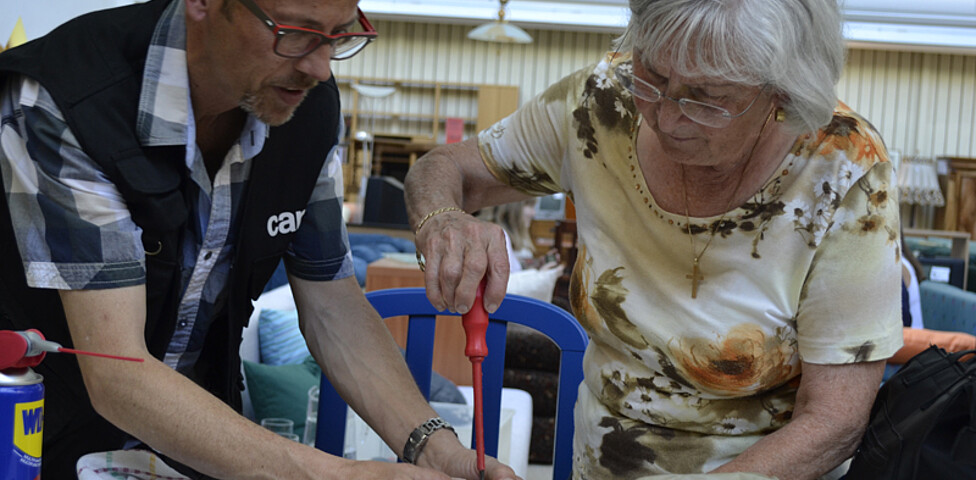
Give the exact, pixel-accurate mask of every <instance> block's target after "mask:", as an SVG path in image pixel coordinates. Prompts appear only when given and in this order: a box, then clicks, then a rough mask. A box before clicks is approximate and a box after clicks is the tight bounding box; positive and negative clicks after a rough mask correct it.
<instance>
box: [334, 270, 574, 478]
mask: <svg viewBox="0 0 976 480" xmlns="http://www.w3.org/2000/svg"><path fill="white" fill-rule="evenodd" d="M366 298H367V299H368V300H369V301H370V303H371V304H372V305H373V307H374V308H375V309H376V310H377V311H378V312H379V314H380V316H381V317H383V318H388V317H395V316H400V315H408V316H409V319H410V320H409V326H408V334H407V336H408V341H407V347H406V359H407V364H408V366H409V367H410V371H411V373H412V374H413V376H414V380H415V381H416V382H417V385H418V387H419V388H420V390H421V392H423V393H424V395H425V396H426V395H428V394H429V391H430V378H431V366H432V356H433V348H434V343H435V334H434V332H435V325H436V318H437V316H438V315H453V314H449V313H448V312H441V311H437V310H436V309H434V307H433V306H432V305H431V304H430V302H429V301H428V300H427V295H426V293H425V291H424V289H422V288H404V289H391V290H380V291H374V292H368V293H367V294H366ZM455 316H456V315H455ZM456 323H460V322H456ZM509 323H514V324H521V325H525V326H527V327H530V328H532V329H535V330H538V331H540V332H542V333H543V334H545V335H546V336H548V337H549V338H551V339H552V340H553V341H554V342H555V343H556V344H557V345H558V347H559V352H560V354H559V391H558V393H557V412H556V431H555V446H554V453H553V458H554V461H553V478H554V479H564V478H568V477H569V476H570V473H571V470H572V449H573V446H572V442H573V431H574V426H573V408H574V405H575V403H576V396H577V390H578V387H579V384H580V382H581V381H582V379H583V368H582V362H583V352H584V350H585V348H586V344H587V341H588V339H587V336H586V333H585V331H584V330H583V328H582V327H581V326H580V325H579V323H577V322H576V319H575V318H573V317H572V315H570V314H569V313H567V312H566V311H564V310H562V309H560V308H557V307H555V306H553V305H551V304H548V303H546V302H542V301H539V300H534V299H530V298H527V297H522V296H518V295H509V296H507V297H506V298H505V301H504V302H502V304H501V306H500V307H499V309H498V310H497V311H496V312H495V313H493V314H491V315H490V316H489V326H488V331H487V334H486V341H487V343H488V350H489V352H490V353H489V355H488V356H487V357H486V358H485V360H484V363H483V364H482V368H483V371H484V412H485V418H484V425H485V436H484V438H485V452H486V454H488V455H491V456H494V455H496V452H497V449H498V438H499V437H498V435H499V432H498V426H499V415H500V401H501V393H502V382H503V380H502V379H503V373H504V363H505V340H506V331H507V327H508V324H509ZM459 345H461V346H463V345H464V343H463V342H462V343H460V344H459ZM468 367H469V368H470V365H468ZM345 417H346V408H345V403H344V402H343V401H342V399H341V398H340V397H339V396H338V394H337V393H336V392H335V389H334V388H333V387H332V385H331V384H330V383H329V381H328V379H327V378H325V376H323V377H322V383H321V386H320V395H319V412H318V425H317V429H318V430H317V435H316V448H319V449H321V450H324V451H326V452H329V453H332V454H336V455H342V452H343V440H344V432H345V426H346V418H345Z"/></svg>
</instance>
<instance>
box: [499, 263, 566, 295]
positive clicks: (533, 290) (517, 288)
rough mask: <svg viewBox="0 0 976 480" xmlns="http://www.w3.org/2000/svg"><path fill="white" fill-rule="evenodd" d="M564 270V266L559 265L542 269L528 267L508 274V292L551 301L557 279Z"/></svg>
mask: <svg viewBox="0 0 976 480" xmlns="http://www.w3.org/2000/svg"><path fill="white" fill-rule="evenodd" d="M562 271H563V269H562V267H559V268H546V269H541V270H540V269H536V268H528V269H525V270H520V271H518V272H513V273H512V274H511V275H509V276H508V289H507V290H508V293H514V294H516V295H523V296H526V297H530V298H534V299H536V300H541V301H543V302H551V301H552V292H553V290H554V289H555V288H556V279H558V278H559V275H560V274H561V273H562Z"/></svg>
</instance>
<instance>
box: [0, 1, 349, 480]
mask: <svg viewBox="0 0 976 480" xmlns="http://www.w3.org/2000/svg"><path fill="white" fill-rule="evenodd" d="M169 1H170V0H152V1H149V2H146V3H142V4H136V5H132V6H126V7H121V8H116V9H111V10H104V11H100V12H95V13H91V14H88V15H84V16H82V17H79V18H77V19H75V20H72V21H70V22H68V23H66V24H64V25H62V26H61V27H59V28H58V29H56V30H54V31H53V32H51V33H50V34H48V35H47V36H45V37H42V38H40V39H38V40H35V41H32V42H29V43H27V44H25V45H22V46H20V47H17V48H14V49H11V50H8V51H6V52H4V53H3V54H0V85H2V84H3V83H4V82H5V79H6V75H7V74H10V73H15V74H20V75H26V76H28V77H31V78H34V79H36V80H38V81H39V82H40V83H41V84H42V85H43V86H44V87H45V88H46V89H47V90H48V91H49V92H50V93H51V96H52V97H53V98H54V100H55V102H56V103H57V105H58V107H59V108H60V109H61V112H62V113H63V114H64V116H65V119H66V121H67V123H68V125H69V126H70V127H71V130H72V132H73V133H74V135H75V136H76V138H77V139H78V142H79V143H80V145H81V146H82V148H83V149H84V151H85V152H86V153H87V154H88V155H89V156H90V157H91V158H92V159H93V160H94V161H95V162H97V163H98V165H99V166H100V167H101V168H102V169H103V171H104V172H105V173H106V174H107V175H108V176H109V178H110V179H111V180H112V181H113V182H114V183H115V185H116V186H117V187H118V189H119V191H120V192H121V194H122V195H123V197H124V198H125V201H126V203H127V205H128V208H129V211H130V213H131V215H132V218H133V220H134V221H135V223H136V224H137V225H139V226H140V227H141V228H142V229H143V231H144V233H143V237H142V241H143V244H144V247H145V250H146V252H147V256H146V269H147V274H146V275H147V280H146V290H147V298H146V302H147V312H146V314H147V318H146V342H147V345H148V347H149V350H150V353H152V355H153V356H155V357H156V358H160V359H161V358H162V357H163V355H164V353H165V351H166V347H167V345H168V343H169V341H170V337H171V336H172V334H173V330H174V324H175V321H176V311H177V307H178V304H179V293H180V281H181V280H180V279H181V270H182V267H181V264H180V263H181V261H180V258H181V256H180V255H181V248H180V247H181V242H182V238H183V232H184V226H185V224H186V221H187V218H188V213H189V211H190V210H189V205H187V201H186V200H185V198H184V189H186V188H191V185H190V184H191V183H192V182H190V181H189V180H188V179H187V178H186V177H187V175H186V166H185V163H184V152H185V146H184V145H179V146H174V147H144V146H142V145H140V144H139V142H138V137H137V135H136V132H135V125H136V115H137V111H138V102H139V93H140V90H141V82H142V75H143V68H144V63H145V59H146V51H147V49H148V45H149V42H150V38H151V36H152V33H153V30H154V28H155V25H156V22H157V21H158V19H159V17H160V16H161V14H162V12H163V10H164V9H165V8H166V6H167V5H168V4H169ZM175 1H182V0H175ZM181 20H182V19H179V20H177V21H181ZM339 115H340V108H339V95H338V90H337V88H336V85H335V81H334V79H330V80H329V81H328V82H324V83H322V84H320V85H319V86H318V87H316V88H315V89H313V90H312V91H311V92H310V93H309V95H308V97H307V98H306V99H305V101H304V102H303V103H302V105H301V106H300V107H299V108H298V110H297V111H296V112H295V115H294V117H293V118H292V120H291V121H289V122H288V123H286V124H285V125H283V126H281V127H276V128H272V129H271V131H270V134H269V138H268V139H267V141H266V142H265V146H264V148H263V150H262V152H261V154H259V155H258V156H257V157H256V158H255V159H254V160H253V164H252V167H251V173H250V180H249V181H248V184H247V186H246V189H245V193H244V202H243V206H242V211H241V218H242V220H241V224H240V230H238V231H237V232H236V238H237V242H236V244H235V246H234V247H235V248H234V259H233V263H232V267H231V271H230V278H229V279H228V282H227V287H226V288H225V290H224V292H223V293H222V297H223V299H224V300H225V301H221V302H218V305H222V306H223V307H222V308H220V309H219V312H217V313H216V316H215V318H214V321H213V324H212V326H211V328H210V331H209V333H208V335H207V337H206V341H205V346H204V348H203V352H202V354H201V356H200V359H199V361H198V362H197V365H196V368H195V375H194V376H195V377H196V381H197V382H198V383H199V384H201V386H203V387H204V388H205V389H207V390H208V391H210V392H211V393H213V394H214V395H215V396H217V397H218V398H221V399H222V400H224V401H225V402H227V403H228V404H229V405H231V406H232V407H233V408H235V409H236V410H238V411H240V409H241V398H240V391H241V388H242V386H243V384H242V380H241V377H240V355H239V352H238V350H239V346H240V340H241V330H242V328H243V326H244V325H245V324H246V322H247V319H248V317H249V315H250V313H251V310H252V306H251V302H250V300H251V299H254V298H257V296H258V295H260V293H261V291H262V289H263V288H264V285H265V284H266V283H267V281H268V279H269V278H270V276H271V274H272V273H273V271H274V269H275V268H276V266H277V265H278V262H279V260H280V258H281V255H282V254H283V253H284V251H285V250H286V249H287V247H288V245H289V243H290V242H291V239H292V235H293V233H292V234H281V233H279V234H277V235H274V236H272V235H271V234H270V233H269V232H268V229H267V226H266V225H267V222H268V219H269V218H270V217H272V216H276V215H278V214H280V213H282V212H296V211H299V210H304V209H305V208H306V206H307V204H308V200H309V198H310V196H311V192H312V189H313V188H314V185H315V182H316V179H317V177H318V174H319V171H320V170H321V168H322V166H323V163H324V161H325V158H326V156H327V154H328V152H329V151H330V150H331V149H332V147H333V146H334V145H335V144H336V142H337V138H336V131H337V127H338V120H339ZM17 252H18V250H17V246H16V243H15V239H14V236H13V231H12V225H11V219H10V213H9V209H8V208H7V203H6V197H5V196H4V195H0V329H14V330H23V329H27V328H37V329H39V330H41V331H42V332H43V333H44V335H45V336H46V337H47V338H49V339H51V340H53V341H56V342H59V343H61V344H62V345H64V346H66V347H70V346H71V345H72V342H71V339H70V336H69V333H68V329H67V324H66V321H65V319H64V311H63V309H62V306H61V302H60V298H59V296H58V293H57V292H56V291H54V290H45V289H34V288H30V287H27V285H26V280H25V276H24V271H23V263H22V261H21V259H20V257H19V255H18V253H17ZM37 371H38V372H39V373H41V374H42V375H44V378H45V382H44V383H45V387H46V389H47V394H46V406H47V409H46V412H45V432H44V473H43V476H44V478H69V477H68V476H67V475H68V473H69V472H71V475H73V471H74V463H75V460H76V459H77V458H78V456H80V454H83V453H86V452H91V451H98V450H108V449H117V448H120V447H121V446H122V445H121V442H122V441H123V439H124V434H123V433H122V432H121V431H119V430H117V429H115V428H114V427H113V426H111V425H110V424H109V423H108V422H106V421H105V420H104V419H102V418H101V417H100V416H98V415H97V414H96V413H95V412H94V410H93V409H92V407H91V404H90V402H89V400H88V394H87V392H86V391H85V387H84V385H83V383H82V381H81V374H80V370H79V369H78V364H77V361H76V360H75V359H74V358H73V356H70V355H49V356H48V357H47V358H46V359H45V360H44V362H43V363H42V364H41V365H40V366H39V367H38V368H37ZM71 478H73V476H72V477H71Z"/></svg>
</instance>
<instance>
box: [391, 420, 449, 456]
mask: <svg viewBox="0 0 976 480" xmlns="http://www.w3.org/2000/svg"><path fill="white" fill-rule="evenodd" d="M442 428H446V429H448V430H450V431H451V432H452V433H454V436H455V437H456V436H457V432H455V431H454V427H452V426H451V424H450V423H447V421H446V420H444V419H443V418H441V417H434V418H431V419H430V420H427V421H426V422H424V423H422V424H420V426H419V427H417V428H415V429H414V430H413V432H411V433H410V437H409V438H407V444H406V445H404V446H403V455H402V456H401V457H400V458H401V459H402V460H403V461H404V462H407V463H413V464H416V463H417V457H419V456H420V452H421V451H423V449H424V445H426V444H427V440H429V439H430V436H431V435H432V434H433V433H434V432H436V431H438V430H440V429H442Z"/></svg>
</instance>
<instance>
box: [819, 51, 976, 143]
mask: <svg viewBox="0 0 976 480" xmlns="http://www.w3.org/2000/svg"><path fill="white" fill-rule="evenodd" d="M838 95H839V96H840V98H841V100H843V101H845V102H846V103H847V104H848V105H850V106H851V107H852V108H854V109H855V110H857V111H858V112H859V113H861V114H862V115H864V116H865V117H866V118H867V119H868V120H870V121H871V122H872V123H873V124H874V125H875V126H876V127H877V128H878V130H879V131H880V132H881V134H882V136H883V137H884V138H885V141H886V143H887V144H888V148H890V149H897V150H899V151H901V152H902V153H905V154H908V155H922V156H941V155H946V156H962V157H976V132H974V129H976V113H974V110H976V56H970V55H951V54H933V53H909V52H893V51H871V50H852V51H851V52H850V54H849V55H848V61H847V68H846V70H845V71H844V75H843V77H842V78H841V81H840V83H839V84H838Z"/></svg>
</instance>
